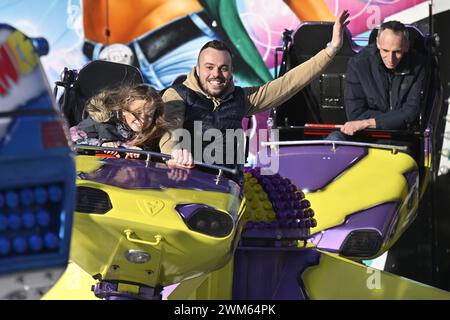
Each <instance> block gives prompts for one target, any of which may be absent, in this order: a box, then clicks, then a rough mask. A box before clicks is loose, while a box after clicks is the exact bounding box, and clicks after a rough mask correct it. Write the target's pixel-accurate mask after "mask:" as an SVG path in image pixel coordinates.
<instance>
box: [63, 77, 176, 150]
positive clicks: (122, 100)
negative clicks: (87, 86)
mask: <svg viewBox="0 0 450 320" xmlns="http://www.w3.org/2000/svg"><path fill="white" fill-rule="evenodd" d="M85 110H86V112H87V113H88V117H87V118H86V119H84V120H83V121H81V122H80V123H79V124H78V125H77V126H75V127H72V128H71V129H70V132H71V136H72V140H73V141H74V142H75V143H78V144H90V145H99V146H104V147H125V148H127V149H144V150H150V151H157V152H159V151H160V145H159V144H160V141H167V140H169V138H168V137H167V138H166V139H164V136H170V134H169V132H170V130H173V129H174V128H176V127H177V124H176V123H173V122H172V123H169V122H168V121H167V120H166V119H165V117H164V115H163V111H164V104H163V102H162V100H161V97H160V95H159V94H158V92H157V91H156V90H155V89H153V88H152V87H151V86H149V85H147V84H139V85H135V86H123V87H120V88H118V89H107V90H104V91H102V92H100V93H98V94H97V95H95V96H93V97H92V98H91V99H90V100H89V101H88V102H87V104H86V108H85ZM108 153H110V154H113V155H117V152H108ZM138 156H139V155H137V154H127V158H129V157H133V158H134V157H138Z"/></svg>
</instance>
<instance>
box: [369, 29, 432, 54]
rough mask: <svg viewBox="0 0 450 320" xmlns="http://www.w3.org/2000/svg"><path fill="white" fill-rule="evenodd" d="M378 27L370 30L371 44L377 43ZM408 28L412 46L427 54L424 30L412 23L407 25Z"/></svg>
mask: <svg viewBox="0 0 450 320" xmlns="http://www.w3.org/2000/svg"><path fill="white" fill-rule="evenodd" d="M378 29H379V28H378V27H377V28H374V29H373V30H372V32H370V36H369V44H372V43H376V40H377V35H378ZM406 30H408V37H409V46H410V48H413V49H415V50H417V51H418V52H420V53H421V54H423V55H426V54H427V50H426V47H425V37H424V35H423V34H422V32H421V31H420V30H419V29H417V28H416V27H415V26H412V25H406Z"/></svg>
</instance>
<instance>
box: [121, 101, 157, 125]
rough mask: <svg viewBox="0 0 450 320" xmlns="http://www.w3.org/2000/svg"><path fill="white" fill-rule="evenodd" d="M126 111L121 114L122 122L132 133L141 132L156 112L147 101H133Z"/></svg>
mask: <svg viewBox="0 0 450 320" xmlns="http://www.w3.org/2000/svg"><path fill="white" fill-rule="evenodd" d="M128 109H129V111H123V112H122V114H123V120H124V121H125V123H126V124H127V125H128V127H130V129H131V130H133V132H141V131H142V129H144V128H145V127H147V126H148V125H149V124H150V123H152V121H153V116H154V114H155V110H156V109H155V108H152V106H151V104H150V103H149V102H148V101H147V100H134V101H133V102H131V104H130V105H129V107H128Z"/></svg>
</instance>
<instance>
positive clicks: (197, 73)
mask: <svg viewBox="0 0 450 320" xmlns="http://www.w3.org/2000/svg"><path fill="white" fill-rule="evenodd" d="M199 74H200V70H199V67H198V64H197V65H196V66H195V75H196V76H197V78H198V77H199Z"/></svg>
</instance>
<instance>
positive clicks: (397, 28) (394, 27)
mask: <svg viewBox="0 0 450 320" xmlns="http://www.w3.org/2000/svg"><path fill="white" fill-rule="evenodd" d="M386 29H389V30H391V31H392V32H394V33H395V34H398V33H401V34H403V37H404V38H405V39H406V41H408V40H409V36H408V30H407V29H406V26H405V25H404V24H403V23H401V22H400V21H397V20H392V21H387V22H384V23H383V24H382V25H381V26H380V28H379V29H378V35H377V38H379V37H380V35H381V33H382V32H383V31H384V30H386Z"/></svg>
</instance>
